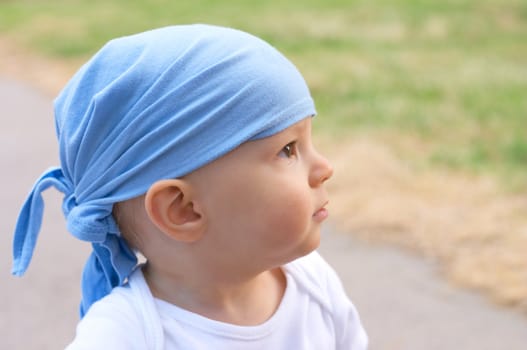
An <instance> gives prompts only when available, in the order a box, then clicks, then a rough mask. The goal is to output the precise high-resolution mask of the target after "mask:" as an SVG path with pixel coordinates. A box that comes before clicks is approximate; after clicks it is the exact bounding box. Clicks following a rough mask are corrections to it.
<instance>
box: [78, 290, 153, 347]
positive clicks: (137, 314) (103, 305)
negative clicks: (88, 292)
mask: <svg viewBox="0 0 527 350" xmlns="http://www.w3.org/2000/svg"><path fill="white" fill-rule="evenodd" d="M138 293H140V290H139V291H138V290H137V288H134V287H132V286H130V284H127V285H125V286H122V287H117V288H114V289H113V290H112V292H111V293H110V294H108V295H107V296H105V297H104V298H102V299H101V300H99V301H97V302H96V303H94V304H93V305H92V306H91V307H90V309H89V310H88V312H87V313H86V315H85V316H84V318H83V319H82V320H81V321H80V322H79V324H78V325H77V331H76V336H75V339H74V341H73V343H72V344H70V347H68V350H69V349H72V350H73V349H84V348H90V349H96V348H97V349H98V348H100V349H103V348H104V349H146V348H148V347H145V346H146V345H147V342H148V339H147V335H148V332H147V331H146V330H145V320H144V318H145V317H144V312H143V311H142V309H144V307H143V306H144V305H143V304H144V303H145V301H144V300H140V295H138ZM147 328H148V327H147ZM88 345H89V346H88Z"/></svg>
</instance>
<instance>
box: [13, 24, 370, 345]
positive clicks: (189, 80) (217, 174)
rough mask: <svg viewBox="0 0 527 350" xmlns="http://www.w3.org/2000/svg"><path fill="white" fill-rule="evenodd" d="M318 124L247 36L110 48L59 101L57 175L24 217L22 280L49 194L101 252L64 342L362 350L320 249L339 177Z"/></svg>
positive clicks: (45, 178) (173, 38)
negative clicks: (319, 143) (318, 138)
mask: <svg viewBox="0 0 527 350" xmlns="http://www.w3.org/2000/svg"><path fill="white" fill-rule="evenodd" d="M315 113H316V112H315V107H314V103H313V100H312V98H311V96H310V93H309V90H308V88H307V86H306V83H305V81H304V79H303V78H302V76H301V74H300V73H299V72H298V70H297V69H296V68H295V66H294V65H293V64H292V63H291V62H289V61H288V60H287V59H286V58H285V57H284V56H283V55H282V54H280V53H279V52H278V51H277V50H276V49H274V48H273V47H272V46H270V45H269V44H267V43H265V42H264V41H262V40H260V39H258V38H256V37H254V36H252V35H250V34H247V33H244V32H241V31H238V30H234V29H229V28H222V27H216V26H209V25H182V26H171V27H165V28H160V29H156V30H152V31H148V32H144V33H140V34H137V35H132V36H128V37H123V38H118V39H115V40H113V41H110V42H109V43H108V44H107V45H106V46H104V47H103V48H102V49H101V50H100V51H99V52H98V53H97V54H96V55H95V56H94V57H93V58H92V59H91V60H90V61H89V62H88V63H86V64H85V65H84V66H83V67H82V68H81V69H80V71H79V72H78V73H77V74H76V75H75V76H74V77H73V78H72V80H71V81H70V82H69V83H68V84H67V85H66V87H65V88H64V90H63V91H62V92H61V94H60V95H59V96H58V98H57V99H56V101H55V117H56V130H57V135H58V140H59V146H60V161H61V167H57V168H51V169H49V170H48V171H47V172H45V173H44V174H43V175H42V176H41V178H40V179H39V180H38V181H37V183H36V184H35V186H34V188H33V190H32V192H31V193H30V196H29V197H28V199H27V200H26V202H25V204H24V206H23V208H22V211H21V213H20V216H19V219H18V222H17V226H16V231H15V240H14V256H15V262H14V268H13V273H14V274H16V275H22V274H23V273H24V271H25V270H26V269H27V267H28V265H29V263H30V260H31V255H32V252H33V250H34V247H35V243H36V238H37V235H38V231H39V229H40V224H41V221H42V212H43V200H42V196H41V193H42V191H44V190H45V189H46V188H48V187H50V186H54V187H56V188H57V189H59V190H60V191H62V192H63V193H64V202H63V211H64V215H65V217H66V220H67V227H68V230H69V231H70V232H71V233H72V234H73V235H74V236H76V237H78V238H79V239H82V240H85V241H88V242H91V243H92V247H93V252H92V254H91V255H90V257H89V259H88V261H87V263H86V266H85V268H84V272H83V276H82V302H81V310H80V311H81V317H82V319H81V322H80V323H79V325H78V327H77V334H76V337H75V339H74V340H73V342H72V343H71V344H70V345H69V346H68V349H70V350H74V349H127V350H130V349H215V350H217V349H295V350H296V349H324V350H325V349H366V347H367V337H366V334H365V332H364V330H363V328H362V325H361V323H360V320H359V317H358V314H357V312H356V310H355V308H354V306H353V305H352V303H351V302H350V301H349V299H348V298H347V296H346V294H345V292H344V290H343V288H342V285H341V283H340V281H339V279H338V277H337V275H336V274H335V272H334V271H333V270H332V269H331V268H330V267H329V265H328V264H327V263H326V262H325V261H324V260H323V259H322V257H321V256H320V255H319V254H318V253H317V252H316V251H315V249H316V248H317V247H318V245H319V241H320V225H321V223H322V222H323V221H324V220H325V219H326V217H327V216H328V211H327V209H326V205H327V203H328V196H327V193H326V191H325V189H324V183H325V181H326V180H328V179H329V178H330V177H331V175H332V171H333V170H332V168H331V166H330V164H329V163H328V161H327V160H326V159H325V158H324V157H322V156H321V155H320V154H319V153H318V152H317V151H316V149H315V148H314V146H313V144H312V140H311V118H312V117H313V116H314V115H315ZM138 254H141V255H142V256H144V258H145V261H146V262H144V263H142V264H139V263H138V259H137V255H138Z"/></svg>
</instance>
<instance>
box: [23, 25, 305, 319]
mask: <svg viewBox="0 0 527 350" xmlns="http://www.w3.org/2000/svg"><path fill="white" fill-rule="evenodd" d="M314 114H315V108H314V104H313V100H312V98H311V96H310V93H309V90H308V88H307V86H306V83H305V81H304V79H303V78H302V76H301V75H300V73H299V72H298V70H297V69H296V68H295V66H294V65H293V64H292V63H291V62H289V61H288V60H287V59H286V58H285V57H284V56H283V55H282V54H280V53H279V52H278V51H277V50H276V49H274V48H273V47H272V46H270V45H269V44H267V43H265V42H264V41H262V40H260V39H258V38H256V37H254V36H252V35H250V34H247V33H244V32H241V31H238V30H234V29H229V28H221V27H215V26H208V25H188V26H172V27H165V28H160V29H156V30H152V31H148V32H144V33H140V34H137V35H132V36H128V37H123V38H118V39H115V40H112V41H110V42H109V43H108V44H106V45H105V46H104V47H103V48H102V49H101V50H100V51H99V52H98V53H97V54H96V55H95V56H94V57H93V58H92V59H91V60H90V61H89V62H87V63H86V64H85V65H84V66H83V67H82V68H81V69H80V70H79V72H77V74H76V75H75V76H74V77H73V78H72V79H71V81H70V82H69V83H68V84H67V85H66V87H65V88H64V90H63V91H62V92H61V93H60V95H59V96H58V97H57V99H56V100H55V121H56V131H57V136H58V141H59V147H60V162H61V167H56V168H51V169H49V170H48V171H46V172H45V173H44V174H43V175H42V176H41V177H40V178H39V179H38V181H37V182H36V184H35V185H34V187H33V189H32V191H31V193H30V194H29V197H28V198H27V200H26V202H25V203H24V205H23V207H22V210H21V212H20V216H19V218H18V222H17V225H16V228H15V238H14V244H13V254H14V266H13V274H15V275H22V274H23V273H24V272H25V271H26V269H27V267H28V265H29V263H30V261H31V256H32V254H33V250H34V248H35V244H36V240H37V237H38V232H39V230H40V225H41V222H42V213H43V209H44V203H43V199H42V192H43V191H44V190H45V189H47V188H49V187H50V186H54V187H56V188H57V189H58V190H59V191H61V192H63V193H64V201H63V211H64V215H65V217H66V220H67V228H68V231H69V232H71V233H72V234H73V235H74V236H75V237H77V238H79V239H81V240H84V241H88V242H91V243H92V246H93V252H92V254H91V255H90V257H89V259H88V261H87V263H86V266H85V268H84V272H83V277H82V302H81V317H82V316H83V315H84V314H85V313H86V312H87V310H88V309H89V307H90V306H91V304H92V303H94V302H95V301H97V300H99V299H100V298H102V297H104V296H105V295H107V294H108V293H110V291H111V290H112V288H113V287H115V286H119V285H122V284H123V283H125V282H126V278H127V277H128V276H129V275H130V273H131V272H132V270H133V269H134V268H135V266H136V264H137V259H136V255H135V253H134V252H133V251H132V250H131V249H130V247H129V246H128V245H127V244H126V242H125V241H124V240H123V239H122V238H121V235H120V233H119V228H118V227H117V224H116V222H115V221H114V219H113V216H112V207H113V204H114V203H116V202H120V201H124V200H127V199H130V198H133V197H136V196H139V195H141V194H144V193H145V192H146V191H147V190H148V189H149V187H150V186H151V185H152V184H153V183H154V182H156V181H158V180H161V179H169V178H177V177H181V176H183V175H185V174H188V173H190V172H192V171H193V170H196V169H197V168H200V167H202V166H204V165H205V164H207V163H209V162H211V161H213V160H215V159H217V158H219V157H221V156H222V155H225V154H226V153H227V152H229V151H231V150H233V149H234V148H236V147H237V146H239V145H240V144H242V143H244V142H246V141H248V140H255V139H260V138H263V137H267V136H271V135H273V134H275V133H277V132H279V131H281V130H283V129H285V128H287V127H289V126H291V125H292V124H294V123H296V122H298V121H300V120H301V119H304V118H305V117H307V116H311V115H314Z"/></svg>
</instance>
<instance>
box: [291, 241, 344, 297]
mask: <svg viewBox="0 0 527 350" xmlns="http://www.w3.org/2000/svg"><path fill="white" fill-rule="evenodd" d="M284 269H285V271H286V273H288V274H289V275H290V276H291V278H293V279H294V280H295V282H296V283H297V284H298V285H299V287H301V288H303V289H305V290H306V291H307V292H308V293H310V294H311V295H312V296H314V297H316V298H317V299H319V301H320V302H321V303H324V304H328V297H330V296H331V295H332V294H333V293H334V292H335V290H340V289H342V285H341V283H340V280H339V278H338V276H337V274H336V273H335V271H334V270H333V268H332V267H331V266H330V265H329V264H328V263H327V262H326V260H324V258H323V257H322V256H321V255H320V254H319V253H318V252H317V251H314V252H312V253H310V254H308V255H306V256H303V257H301V258H298V259H296V260H294V261H292V262H290V263H289V264H287V265H285V266H284ZM326 306H328V307H329V305H326Z"/></svg>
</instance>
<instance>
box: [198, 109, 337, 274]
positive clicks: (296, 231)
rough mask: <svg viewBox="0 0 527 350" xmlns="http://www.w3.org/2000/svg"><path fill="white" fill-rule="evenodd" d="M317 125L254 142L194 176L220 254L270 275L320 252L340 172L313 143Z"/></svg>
mask: <svg viewBox="0 0 527 350" xmlns="http://www.w3.org/2000/svg"><path fill="white" fill-rule="evenodd" d="M311 119H312V118H309V117H308V118H305V119H304V120H302V121H300V122H298V123H296V124H294V125H293V126H291V127H289V128H287V129H285V130H284V131H282V132H280V133H278V134H275V135H273V136H271V137H267V138H264V139H261V140H256V141H250V142H246V143H244V144H242V145H241V146H240V147H238V148H237V149H235V150H234V151H232V152H230V153H228V154H227V155H225V156H224V157H222V158H220V159H218V160H216V161H214V162H212V163H210V164H208V165H207V166H205V167H203V168H201V169H199V170H198V171H196V172H194V173H193V174H191V175H190V179H189V180H191V181H192V182H194V183H195V184H197V185H198V186H196V190H197V191H198V193H196V194H197V195H198V197H199V198H200V204H201V210H202V211H203V212H204V213H205V216H206V220H207V233H206V234H207V235H209V237H208V238H209V239H212V240H213V244H212V245H211V246H213V247H215V249H216V251H217V252H218V253H219V254H223V255H226V256H227V257H228V258H229V259H234V260H233V262H238V263H240V262H243V263H244V264H245V263H246V264H256V265H255V267H260V265H261V267H262V268H270V267H276V266H279V265H282V264H284V263H287V262H289V261H292V260H294V259H296V258H298V257H300V256H303V255H305V254H307V253H309V252H311V251H313V250H314V249H316V248H317V247H318V245H319V241H320V224H321V223H322V221H324V220H325V219H326V217H327V215H328V212H327V209H326V208H325V207H326V205H327V203H328V195H327V192H326V190H325V189H324V182H325V181H326V180H327V179H328V178H330V177H331V175H332V173H333V169H332V168H331V166H330V164H329V163H328V161H327V160H326V159H325V158H324V157H323V156H321V155H320V154H319V153H318V152H317V151H316V150H315V148H314V146H313V144H312V142H311ZM211 254H214V252H211Z"/></svg>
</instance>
